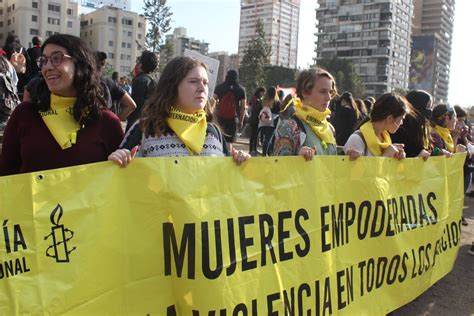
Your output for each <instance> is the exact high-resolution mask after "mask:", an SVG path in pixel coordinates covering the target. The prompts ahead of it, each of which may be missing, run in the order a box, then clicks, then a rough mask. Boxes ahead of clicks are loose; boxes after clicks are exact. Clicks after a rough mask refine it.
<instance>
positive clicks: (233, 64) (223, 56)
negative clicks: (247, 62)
mask: <svg viewBox="0 0 474 316" xmlns="http://www.w3.org/2000/svg"><path fill="white" fill-rule="evenodd" d="M209 57H211V58H214V59H217V60H218V61H219V71H218V72H217V83H221V82H224V80H225V76H226V74H227V71H229V70H231V69H234V70H237V69H239V66H240V64H239V55H238V54H230V55H229V53H228V52H213V53H209Z"/></svg>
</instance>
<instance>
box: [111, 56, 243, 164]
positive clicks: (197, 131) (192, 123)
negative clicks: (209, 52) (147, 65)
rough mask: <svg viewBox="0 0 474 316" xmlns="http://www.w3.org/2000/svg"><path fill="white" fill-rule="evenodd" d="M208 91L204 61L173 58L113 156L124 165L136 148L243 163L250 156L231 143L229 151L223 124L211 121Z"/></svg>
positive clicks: (144, 151)
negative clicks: (138, 119)
mask: <svg viewBox="0 0 474 316" xmlns="http://www.w3.org/2000/svg"><path fill="white" fill-rule="evenodd" d="M208 92H209V91H208V73H207V66H206V65H205V64H204V63H202V62H200V61H198V60H196V59H194V58H190V57H176V58H174V59H172V60H171V61H170V62H169V63H168V64H167V65H166V66H165V68H164V69H163V72H162V74H161V76H160V79H159V81H158V84H157V87H156V89H155V92H154V94H153V95H152V96H151V97H150V99H148V100H147V104H146V105H145V109H144V111H143V113H142V116H141V119H140V121H139V122H138V123H136V124H135V125H134V126H132V128H131V129H130V130H129V131H128V133H127V135H126V136H125V139H124V141H123V142H122V146H121V148H122V149H119V150H116V151H115V152H114V153H112V154H111V155H110V156H109V160H111V161H114V162H116V163H117V164H119V165H120V166H122V167H125V166H127V165H128V164H129V163H130V161H131V159H132V158H133V157H134V156H135V153H137V155H138V156H139V157H170V156H172V157H175V156H226V155H231V156H232V158H233V159H234V161H235V162H236V164H237V165H240V164H241V163H242V162H244V161H245V160H247V159H248V158H249V157H250V156H249V155H248V154H246V153H243V152H242V151H237V150H235V149H233V148H232V149H231V150H230V151H229V150H228V148H227V143H226V141H225V140H224V138H223V137H222V133H221V131H220V130H219V128H218V127H217V126H216V125H214V124H212V123H210V121H211V120H212V114H211V111H210V110H209V106H210V105H209V99H208ZM137 143H139V144H140V146H139V149H137V148H138V147H136V146H135V145H136V144H137ZM131 146H135V147H133V148H132V147H131ZM127 148H132V149H131V150H129V149H127Z"/></svg>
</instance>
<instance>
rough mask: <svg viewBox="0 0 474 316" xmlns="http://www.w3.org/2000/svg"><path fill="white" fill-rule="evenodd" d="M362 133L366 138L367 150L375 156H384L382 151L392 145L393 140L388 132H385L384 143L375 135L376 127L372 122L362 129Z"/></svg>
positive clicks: (383, 134)
mask: <svg viewBox="0 0 474 316" xmlns="http://www.w3.org/2000/svg"><path fill="white" fill-rule="evenodd" d="M360 132H361V133H362V135H363V136H364V139H365V143H366V144H367V148H368V149H369V150H370V152H371V153H372V155H374V156H382V149H386V148H387V147H388V146H390V145H391V144H392V139H391V138H390V134H389V132H387V131H383V133H382V138H383V141H380V139H379V138H378V137H377V135H375V130H374V125H373V124H372V122H370V121H369V122H367V123H365V124H364V125H362V126H361V127H360Z"/></svg>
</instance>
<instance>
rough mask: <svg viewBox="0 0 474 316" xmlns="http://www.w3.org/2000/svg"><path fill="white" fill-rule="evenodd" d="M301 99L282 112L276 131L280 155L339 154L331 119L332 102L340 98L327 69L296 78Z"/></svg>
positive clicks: (305, 72) (277, 154) (275, 148)
mask: <svg viewBox="0 0 474 316" xmlns="http://www.w3.org/2000/svg"><path fill="white" fill-rule="evenodd" d="M296 95H297V98H294V99H292V101H291V102H289V103H288V105H287V106H286V107H284V108H283V110H282V112H280V122H279V123H278V126H277V128H276V131H275V145H274V151H273V154H274V155H276V156H289V155H290V156H291V155H299V156H303V157H304V158H305V159H306V160H311V159H313V156H314V155H336V153H337V150H336V139H335V137H334V128H333V127H332V125H331V124H330V123H329V122H328V120H327V118H328V116H329V115H330V114H331V111H330V110H329V108H328V106H329V102H330V101H331V99H332V98H333V97H334V96H335V95H336V82H335V81H334V78H333V76H332V75H331V74H330V73H329V72H327V71H326V70H323V69H320V68H314V69H310V70H304V71H302V72H301V73H300V74H299V75H298V78H297V79H296Z"/></svg>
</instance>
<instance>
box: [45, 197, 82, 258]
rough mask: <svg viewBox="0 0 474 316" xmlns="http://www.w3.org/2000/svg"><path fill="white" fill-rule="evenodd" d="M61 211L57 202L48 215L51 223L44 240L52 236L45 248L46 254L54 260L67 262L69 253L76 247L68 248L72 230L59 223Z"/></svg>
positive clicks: (72, 233)
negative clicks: (48, 232) (51, 240)
mask: <svg viewBox="0 0 474 316" xmlns="http://www.w3.org/2000/svg"><path fill="white" fill-rule="evenodd" d="M63 213H64V212H63V207H62V206H61V204H59V203H58V205H56V207H55V208H54V210H53V211H52V212H51V215H50V220H51V223H52V224H53V226H52V227H51V233H50V234H49V235H47V236H45V237H44V240H47V239H48V238H49V237H52V238H53V244H52V245H51V246H49V247H48V249H46V256H47V257H51V258H55V259H56V262H69V254H71V252H73V251H74V250H76V247H72V248H71V249H70V250H69V249H68V241H69V240H71V239H72V238H73V237H74V232H73V231H72V230H70V229H68V228H64V225H62V224H61V225H60V224H59V221H60V220H61V217H62V216H63ZM66 234H69V236H66ZM51 250H54V253H51Z"/></svg>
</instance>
